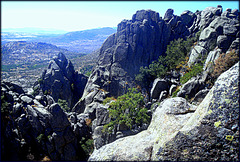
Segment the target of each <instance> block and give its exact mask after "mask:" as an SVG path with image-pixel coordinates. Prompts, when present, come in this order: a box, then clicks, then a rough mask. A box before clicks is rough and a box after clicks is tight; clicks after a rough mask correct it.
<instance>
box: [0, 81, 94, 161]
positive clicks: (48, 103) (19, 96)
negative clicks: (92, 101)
mask: <svg viewBox="0 0 240 162" xmlns="http://www.w3.org/2000/svg"><path fill="white" fill-rule="evenodd" d="M1 91H2V94H1V102H2V103H1V104H2V105H1V106H2V107H1V110H2V114H1V117H2V118H1V132H2V136H1V142H2V146H1V151H2V159H3V160H7V159H8V160H19V159H22V160H40V158H42V156H43V155H45V156H46V155H47V156H49V157H50V159H52V160H86V156H85V153H84V152H83V150H82V148H81V146H80V145H79V141H80V140H81V138H82V137H87V136H90V135H89V132H90V131H89V129H90V128H89V127H88V126H87V125H86V121H85V119H86V118H87V117H83V116H74V114H73V113H69V114H67V113H66V112H64V111H63V110H62V109H61V107H60V106H59V105H58V104H57V103H55V102H54V100H53V98H52V97H51V96H49V95H42V96H39V95H37V96H36V97H34V96H32V95H28V94H25V93H24V92H23V90H22V89H21V88H20V87H19V86H17V85H15V84H12V83H9V82H2V83H1ZM74 117H75V120H73V118H74ZM88 138H89V137H88Z"/></svg>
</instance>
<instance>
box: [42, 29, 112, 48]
mask: <svg viewBox="0 0 240 162" xmlns="http://www.w3.org/2000/svg"><path fill="white" fill-rule="evenodd" d="M115 32H116V29H115V28H110V27H104V28H97V29H89V30H83V31H74V32H69V33H66V34H63V35H60V36H56V37H51V38H44V39H41V41H42V42H46V43H51V44H53V45H56V46H58V47H61V48H65V49H67V50H69V51H74V52H80V53H91V52H93V51H95V50H97V49H99V48H100V47H101V45H102V43H103V42H104V41H105V39H106V38H107V37H108V36H109V35H111V34H113V33H115Z"/></svg>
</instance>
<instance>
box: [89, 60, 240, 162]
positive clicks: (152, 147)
mask: <svg viewBox="0 0 240 162" xmlns="http://www.w3.org/2000/svg"><path fill="white" fill-rule="evenodd" d="M238 83H239V63H237V64H236V65H235V66H233V67H232V68H231V69H229V70H228V71H226V72H225V73H223V74H222V75H221V76H220V77H219V78H218V80H217V81H216V82H215V85H214V86H213V88H212V89H211V90H210V91H209V93H208V95H207V96H206V97H205V99H204V100H203V101H202V103H201V104H200V105H199V106H197V107H196V106H193V105H191V104H189V103H188V102H186V100H185V99H183V98H171V99H167V100H165V101H164V102H162V103H161V105H160V106H159V107H157V109H156V111H155V112H154V114H153V118H152V122H151V124H150V126H149V128H148V129H147V130H146V131H143V132H141V133H139V134H137V135H134V136H130V137H125V138H122V139H119V140H117V141H115V142H113V143H110V144H107V145H105V146H103V147H101V148H100V149H99V150H95V151H94V152H93V154H92V155H91V156H90V158H89V160H90V161H96V160H101V161H108V160H113V161H116V160H120V161H125V160H144V161H146V160H160V161H161V160H170V161H175V160H180V161H188V160H194V161H198V160H203V161H205V160H210V161H212V160H219V161H238V159H239V157H238V152H239V145H238V144H239V141H238V140H239V126H238V121H239V103H238V98H239V94H238Z"/></svg>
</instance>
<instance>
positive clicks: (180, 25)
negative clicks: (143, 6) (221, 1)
mask: <svg viewBox="0 0 240 162" xmlns="http://www.w3.org/2000/svg"><path fill="white" fill-rule="evenodd" d="M173 13H174V10H173V9H168V10H167V11H166V13H165V15H164V18H161V17H159V14H158V13H157V12H155V11H151V10H141V11H137V12H136V14H134V15H133V17H132V19H131V20H123V21H122V22H121V23H119V25H118V30H117V33H115V34H113V35H111V36H110V37H109V38H108V39H107V40H106V41H105V42H104V44H103V45H102V47H101V49H100V54H99V59H98V62H97V66H96V68H95V69H94V70H93V71H92V74H91V75H90V77H89V80H88V82H87V85H86V87H85V90H84V93H83V97H82V98H81V100H80V101H79V102H78V103H77V104H76V105H75V106H74V108H73V111H75V112H77V113H85V114H91V115H90V116H91V117H92V118H91V119H92V120H94V119H95V122H94V123H99V122H98V119H101V118H100V117H97V116H98V115H97V112H98V111H99V108H100V107H104V106H103V105H101V103H102V102H103V100H104V99H105V98H106V97H110V96H114V97H117V96H119V95H122V94H124V93H126V91H127V89H128V88H131V87H136V86H137V85H136V82H135V80H134V77H135V75H136V74H137V73H138V72H139V68H140V67H141V66H147V65H149V64H150V63H151V62H152V61H154V60H156V59H157V58H158V57H159V56H161V55H163V56H164V55H165V51H166V47H167V45H168V44H169V42H170V41H172V40H176V39H178V38H183V39H187V38H189V37H192V36H194V35H196V32H198V31H200V37H199V39H198V40H197V42H196V43H195V44H194V45H193V47H192V49H191V51H190V53H189V54H188V55H187V56H188V57H189V60H188V66H189V67H191V66H193V65H196V64H197V63H199V62H201V61H204V59H206V61H205V65H204V68H203V72H202V73H201V74H200V75H198V76H196V77H195V78H192V79H191V80H189V81H188V82H187V83H186V84H184V85H181V84H180V83H179V81H176V78H175V77H174V76H170V78H169V79H168V80H165V79H161V80H160V81H159V82H158V83H160V82H162V83H160V84H158V83H156V84H154V83H153V89H152V90H151V94H150V99H151V98H152V99H154V100H150V101H153V102H152V103H150V105H151V104H153V103H154V101H156V100H158V101H162V100H163V99H164V98H166V97H167V96H168V95H169V94H171V95H172V93H173V92H174V90H176V88H177V87H179V86H180V87H181V88H180V90H179V92H178V94H177V96H179V97H186V96H187V97H189V98H194V99H195V100H194V101H196V102H197V103H200V101H201V100H203V98H204V97H205V96H206V94H207V93H208V91H209V89H210V88H211V86H209V85H208V83H207V81H208V80H209V76H210V75H211V72H212V71H211V69H212V65H213V64H214V61H215V60H216V59H217V58H218V57H219V56H220V55H221V54H222V53H229V52H231V51H232V50H233V49H234V50H235V51H236V52H237V53H238V51H239V46H238V44H239V39H238V36H239V21H238V11H237V10H231V9H227V10H226V11H224V12H223V11H222V7H221V6H218V7H208V8H206V9H205V10H203V11H197V12H195V13H192V12H191V11H188V10H187V11H184V12H183V13H182V14H181V15H180V16H177V15H174V14H173ZM224 42H225V43H224ZM224 55H225V54H224ZM181 75H183V73H180V74H178V75H175V76H178V77H179V76H181ZM156 85H158V86H156ZM143 92H144V91H143ZM145 95H147V94H146V93H145ZM154 95H155V96H154ZM146 101H147V102H148V101H149V100H148V99H146ZM105 109H106V108H105ZM104 114H105V115H107V111H106V112H105V113H104ZM100 123H101V122H100ZM103 123H105V121H104V122H103ZM95 126H97V127H93V132H95V133H96V136H95V137H96V140H95V142H96V143H95V146H96V145H98V144H99V142H97V141H99V140H100V139H101V140H100V141H102V142H100V143H101V144H100V145H99V147H100V146H102V145H104V143H109V142H111V141H112V140H110V139H111V138H110V137H109V138H110V139H109V138H106V137H105V136H104V135H103V134H101V133H100V134H98V133H97V132H99V131H98V129H102V128H101V127H102V124H98V125H95ZM94 129H96V130H95V131H94ZM95 133H93V134H95ZM116 133H117V132H115V137H116V136H117V135H116ZM99 138H100V139H99ZM106 139H107V141H105V140H106ZM115 139H116V138H115ZM104 141H105V142H104ZM99 147H98V148H99Z"/></svg>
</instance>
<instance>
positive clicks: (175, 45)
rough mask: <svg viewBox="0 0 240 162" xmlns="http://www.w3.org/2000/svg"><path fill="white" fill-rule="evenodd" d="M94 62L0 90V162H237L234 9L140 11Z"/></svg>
mask: <svg viewBox="0 0 240 162" xmlns="http://www.w3.org/2000/svg"><path fill="white" fill-rule="evenodd" d="M96 64H97V65H96V67H94V68H93V70H92V72H91V74H90V76H89V77H86V76H85V75H83V74H81V73H80V72H78V71H76V70H74V67H73V64H72V63H71V61H70V60H69V59H68V58H67V57H66V56H65V55H64V54H62V53H59V54H58V56H56V57H54V58H53V59H52V60H51V61H50V62H49V65H48V68H47V69H46V70H45V71H44V72H43V73H42V75H41V77H40V78H38V80H37V81H36V82H35V84H34V87H33V89H34V91H33V92H32V93H26V92H25V91H23V89H22V87H21V86H19V85H16V84H14V83H11V82H3V81H2V82H1V92H2V93H1V112H2V113H1V142H2V145H1V154H2V159H3V160H43V161H47V160H53V161H58V160H78V161H79V160H80V161H83V160H85V161H86V160H89V161H239V102H238V99H239V92H238V91H239V90H238V88H239V87H238V85H239V11H238V10H236V9H234V10H232V9H229V8H228V9H226V11H223V9H222V7H221V6H220V5H219V6H217V7H207V8H206V9H204V10H203V11H198V10H197V11H196V12H195V13H193V12H191V11H189V10H186V11H183V12H182V14H181V15H180V16H178V15H175V14H174V9H167V10H166V13H165V15H163V17H160V15H159V13H158V12H156V11H152V10H139V11H137V12H136V13H135V14H134V15H133V16H132V19H131V20H123V21H122V22H120V23H119V24H118V28H117V32H116V33H114V34H112V35H111V36H109V37H108V38H107V39H106V40H105V42H104V43H103V44H102V46H101V48H100V50H99V52H98V61H97V63H96Z"/></svg>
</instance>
